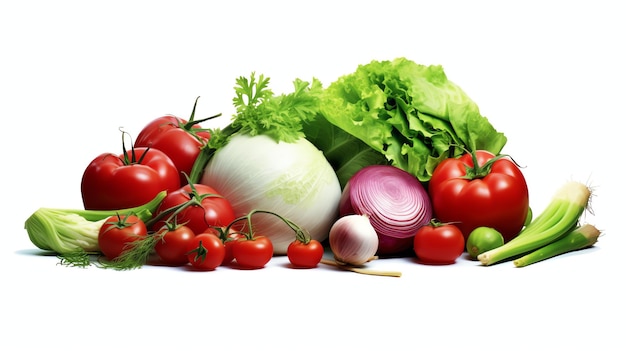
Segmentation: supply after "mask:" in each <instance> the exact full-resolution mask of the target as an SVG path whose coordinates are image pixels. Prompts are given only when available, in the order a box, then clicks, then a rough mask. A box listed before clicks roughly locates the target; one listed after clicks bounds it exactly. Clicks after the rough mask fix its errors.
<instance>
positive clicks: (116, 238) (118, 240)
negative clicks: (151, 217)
mask: <svg viewBox="0 0 626 351" xmlns="http://www.w3.org/2000/svg"><path fill="white" fill-rule="evenodd" d="M147 234H148V229H147V228H146V225H145V223H144V222H143V221H142V220H141V219H139V218H138V217H137V216H135V215H128V216H124V215H120V216H111V217H109V218H108V219H107V220H106V221H105V222H104V224H103V225H102V226H101V227H100V231H99V233H98V246H99V247H100V251H101V252H102V253H103V254H104V256H105V257H106V258H107V259H108V260H114V259H116V258H118V257H119V256H120V255H121V254H122V253H123V252H124V251H125V250H126V249H127V248H128V245H129V244H130V243H132V242H133V241H135V240H139V239H142V238H145V237H146V235H147Z"/></svg>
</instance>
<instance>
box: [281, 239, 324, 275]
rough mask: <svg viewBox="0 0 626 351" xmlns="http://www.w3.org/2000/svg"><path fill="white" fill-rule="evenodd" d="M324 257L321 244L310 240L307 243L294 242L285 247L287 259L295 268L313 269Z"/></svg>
mask: <svg viewBox="0 0 626 351" xmlns="http://www.w3.org/2000/svg"><path fill="white" fill-rule="evenodd" d="M322 256H324V247H323V246H322V244H321V243H320V242H319V241H317V240H315V239H311V240H310V241H309V242H308V243H304V242H302V241H300V240H294V241H293V242H291V243H290V244H289V246H287V258H288V259H289V262H291V264H292V265H293V266H294V267H296V268H315V267H317V265H318V264H319V263H320V261H321V260H322Z"/></svg>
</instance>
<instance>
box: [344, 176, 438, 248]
mask: <svg viewBox="0 0 626 351" xmlns="http://www.w3.org/2000/svg"><path fill="white" fill-rule="evenodd" d="M432 213H433V212H432V203H431V201H430V198H429V197H428V193H427V192H426V189H425V188H424V186H423V184H422V183H421V182H420V181H419V180H418V179H417V178H416V177H414V176H413V175H411V174H410V173H408V172H406V171H404V170H402V169H400V168H397V167H395V166H391V165H371V166H366V167H364V168H363V169H361V170H359V171H358V172H357V173H355V174H354V175H353V176H352V178H350V180H349V181H348V183H347V184H346V186H345V187H344V189H343V191H342V194H341V198H340V201H339V215H340V216H346V215H349V214H359V215H367V216H369V219H370V221H371V222H372V226H373V227H374V229H375V230H376V233H377V235H378V237H379V247H378V251H377V253H378V254H379V255H392V254H399V253H403V252H405V251H408V250H410V249H411V248H412V245H413V240H412V238H413V237H414V236H415V233H416V232H417V230H418V229H419V228H421V227H422V226H424V225H426V224H428V223H429V222H430V220H431V219H432V215H433V214H432Z"/></svg>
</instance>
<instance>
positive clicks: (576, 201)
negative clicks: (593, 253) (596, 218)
mask: <svg viewBox="0 0 626 351" xmlns="http://www.w3.org/2000/svg"><path fill="white" fill-rule="evenodd" d="M590 198H591V190H590V189H589V188H588V187H587V186H586V185H585V184H582V183H579V182H576V181H570V182H567V183H566V184H565V185H563V186H562V187H561V188H560V189H559V190H558V191H557V192H556V193H555V194H554V196H553V198H552V200H551V201H550V203H549V204H548V206H547V207H546V209H545V210H544V211H543V212H542V213H541V214H540V215H539V216H537V217H536V218H535V219H533V220H532V221H531V222H530V224H528V226H526V227H525V228H524V229H522V231H521V232H520V233H519V234H518V235H517V236H516V237H515V238H513V239H512V240H510V241H509V242H507V243H506V244H504V245H502V246H500V247H497V248H495V249H492V250H489V251H487V252H484V253H482V254H480V255H478V260H479V261H480V262H481V263H482V264H483V265H491V264H494V263H497V262H500V261H502V260H506V259H510V258H512V257H514V256H518V255H523V254H526V253H528V252H530V251H533V250H536V249H538V248H540V247H542V246H545V245H547V244H550V243H551V242H553V241H556V240H558V239H559V238H561V237H562V236H563V235H565V234H567V233H568V232H569V231H571V230H572V228H574V227H575V226H576V225H577V223H578V219H579V218H580V216H581V215H582V214H583V212H584V211H585V209H587V205H588V203H589V200H590Z"/></svg>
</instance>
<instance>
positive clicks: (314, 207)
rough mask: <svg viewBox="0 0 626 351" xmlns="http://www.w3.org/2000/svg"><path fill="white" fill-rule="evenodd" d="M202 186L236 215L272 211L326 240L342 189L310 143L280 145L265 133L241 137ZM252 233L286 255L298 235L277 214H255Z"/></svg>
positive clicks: (216, 160)
mask: <svg viewBox="0 0 626 351" xmlns="http://www.w3.org/2000/svg"><path fill="white" fill-rule="evenodd" d="M200 183H202V184H206V185H209V186H211V187H213V188H214V189H215V190H216V191H217V192H218V193H219V194H221V195H222V196H224V197H225V198H226V199H228V201H229V202H230V203H231V205H232V206H233V209H234V210H235V215H236V216H237V217H239V216H245V215H246V214H248V213H249V212H250V211H252V210H264V211H271V212H274V213H276V214H278V215H280V216H283V217H285V218H287V219H289V220H290V221H292V222H294V223H296V224H297V225H298V226H300V227H301V228H303V229H304V230H305V231H307V232H308V233H309V234H310V235H311V238H313V239H316V240H319V241H323V240H325V239H326V238H328V234H329V231H330V227H331V226H332V224H333V223H334V221H335V220H336V219H337V217H338V214H339V200H340V198H341V187H340V185H339V180H338V178H337V175H336V174H335V172H334V170H333V168H332V166H331V165H330V164H329V163H328V161H327V160H326V158H325V157H324V155H323V153H322V152H321V151H320V150H319V149H317V148H316V147H315V146H314V145H313V144H311V143H310V142H309V141H308V140H306V139H304V138H301V139H299V140H298V141H296V142H293V143H287V142H283V141H281V142H276V141H275V140H273V139H272V138H270V137H268V136H266V135H256V136H250V135H247V134H238V135H235V136H233V137H232V138H231V140H230V141H229V142H228V144H226V145H225V146H224V147H222V148H220V149H219V150H218V151H217V152H216V153H215V155H214V156H213V158H212V159H211V161H209V163H208V164H207V166H206V168H205V170H204V173H203V175H202V178H201V180H200ZM252 225H253V229H254V232H255V233H256V234H257V235H264V236H266V237H268V238H270V240H271V241H272V244H273V245H274V253H275V254H277V255H284V254H286V253H287V246H288V245H289V244H290V243H291V242H292V241H293V240H294V239H295V234H294V232H293V230H292V229H290V228H289V227H288V226H287V225H285V223H284V222H283V221H281V220H280V219H279V218H277V217H276V216H271V215H257V216H255V217H253V221H252Z"/></svg>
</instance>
